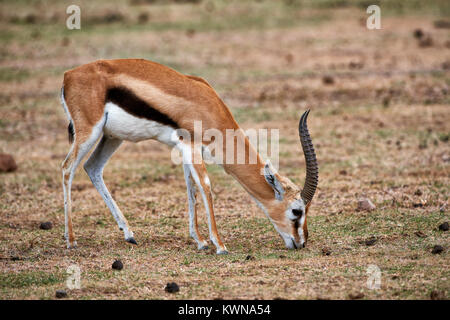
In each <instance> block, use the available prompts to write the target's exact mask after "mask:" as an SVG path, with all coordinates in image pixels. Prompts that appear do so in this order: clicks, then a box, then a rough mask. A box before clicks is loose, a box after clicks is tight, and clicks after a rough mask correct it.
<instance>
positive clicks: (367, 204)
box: [358, 198, 376, 211]
mask: <svg viewBox="0 0 450 320" xmlns="http://www.w3.org/2000/svg"><path fill="white" fill-rule="evenodd" d="M375 209H376V206H375V205H374V204H373V203H372V201H370V200H369V199H367V198H363V199H359V200H358V211H372V210H375Z"/></svg>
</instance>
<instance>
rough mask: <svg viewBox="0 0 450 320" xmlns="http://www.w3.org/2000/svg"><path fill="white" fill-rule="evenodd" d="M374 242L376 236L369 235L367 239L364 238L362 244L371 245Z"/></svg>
mask: <svg viewBox="0 0 450 320" xmlns="http://www.w3.org/2000/svg"><path fill="white" fill-rule="evenodd" d="M375 242H377V238H376V237H371V238H369V239H366V240H365V241H364V244H365V245H366V246H368V247H370V246H373V245H374V244H375Z"/></svg>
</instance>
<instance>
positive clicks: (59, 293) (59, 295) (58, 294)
mask: <svg viewBox="0 0 450 320" xmlns="http://www.w3.org/2000/svg"><path fill="white" fill-rule="evenodd" d="M55 297H56V298H58V299H61V298H67V292H66V290H56V292H55Z"/></svg>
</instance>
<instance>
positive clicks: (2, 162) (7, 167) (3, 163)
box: [0, 153, 17, 172]
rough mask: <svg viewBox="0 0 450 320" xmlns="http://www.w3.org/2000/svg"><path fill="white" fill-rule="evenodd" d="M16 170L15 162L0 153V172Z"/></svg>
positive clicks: (8, 156)
mask: <svg viewBox="0 0 450 320" xmlns="http://www.w3.org/2000/svg"><path fill="white" fill-rule="evenodd" d="M16 170H17V164H16V161H14V158H13V157H12V156H11V155H9V154H6V153H0V172H13V171H16Z"/></svg>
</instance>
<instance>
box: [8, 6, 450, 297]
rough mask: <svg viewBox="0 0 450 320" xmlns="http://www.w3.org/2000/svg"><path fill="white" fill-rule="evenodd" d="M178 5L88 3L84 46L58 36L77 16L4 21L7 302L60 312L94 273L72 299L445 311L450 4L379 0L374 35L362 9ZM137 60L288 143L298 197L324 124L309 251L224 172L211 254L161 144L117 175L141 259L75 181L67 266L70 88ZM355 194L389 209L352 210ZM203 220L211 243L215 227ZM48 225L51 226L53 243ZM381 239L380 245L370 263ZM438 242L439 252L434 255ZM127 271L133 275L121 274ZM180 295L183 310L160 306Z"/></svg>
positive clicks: (20, 16) (117, 168)
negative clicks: (70, 83) (115, 62)
mask: <svg viewBox="0 0 450 320" xmlns="http://www.w3.org/2000/svg"><path fill="white" fill-rule="evenodd" d="M176 2H177V1H171V2H170V3H169V4H164V3H163V1H144V0H142V1H140V0H129V1H117V2H115V3H114V4H111V3H110V2H109V1H95V2H94V1H81V8H82V29H81V30H79V31H70V30H67V29H66V28H65V17H66V14H65V8H66V4H65V3H64V2H60V1H30V2H25V1H15V2H2V3H1V4H0V8H1V15H0V26H1V31H0V39H1V40H0V41H1V43H2V45H1V48H0V105H1V106H0V152H4V153H10V154H12V155H13V156H14V157H15V159H16V161H17V163H18V166H19V169H18V171H16V172H13V173H8V174H0V298H3V299H52V298H53V297H54V294H55V290H57V289H61V288H65V279H66V276H67V274H66V269H67V267H68V266H70V265H72V264H76V265H78V266H79V267H80V268H81V272H82V274H81V289H80V290H71V291H69V297H70V298H74V299H129V298H132V299H141V298H145V299H181V298H187V299H208V298H223V299H231V298H234V299H236V298H245V299H247V298H248V299H255V298H258V299H273V298H284V299H316V298H331V299H347V298H349V295H354V294H357V293H362V294H363V297H364V298H366V299H427V298H429V297H430V293H431V292H432V291H437V292H438V293H439V295H440V296H441V297H446V298H449V296H450V285H449V284H450V281H449V278H450V264H449V253H448V250H449V234H448V232H443V231H439V230H438V225H439V224H441V223H443V222H444V221H449V220H450V219H449V218H450V217H449V214H448V210H449V208H448V196H449V182H450V179H449V173H450V172H449V171H450V170H449V169H450V163H449V161H450V147H449V135H450V126H449V123H450V112H449V102H450V99H449V90H450V88H449V86H450V74H449V64H450V49H449V47H450V33H449V30H448V29H445V28H435V27H434V22H435V21H436V20H442V19H445V17H448V16H449V7H448V2H447V1H433V2H431V1H427V2H420V1H401V2H400V1H378V3H380V5H381V7H382V30H375V31H369V30H367V29H366V28H365V18H366V17H367V15H366V13H365V7H364V6H365V5H366V2H364V1H331V0H321V1H279V2H274V1H267V0H266V1H219V0H217V1H206V0H205V1H193V2H194V3H184V4H180V3H176ZM188 2H189V1H188ZM399 3H401V4H399ZM424 3H426V4H427V5H423V4H424ZM415 29H421V30H423V31H424V32H425V33H426V34H430V35H431V37H432V39H433V41H432V44H431V46H425V47H424V46H420V44H419V41H418V40H417V39H415V38H414V37H413V32H414V30H415ZM125 57H141V58H146V59H150V60H155V61H158V62H161V63H164V64H167V65H169V66H171V67H174V68H176V69H177V70H179V71H181V72H185V73H189V74H195V75H198V76H202V77H204V78H206V79H207V80H208V81H209V82H210V83H211V84H212V85H213V86H214V87H215V88H216V89H217V91H218V93H219V94H220V96H221V97H222V98H223V99H224V101H225V102H226V103H227V105H229V107H230V108H231V110H232V112H233V113H234V115H235V116H236V118H237V120H238V122H239V123H240V124H241V126H242V127H243V128H244V129H248V128H271V129H279V130H280V137H281V139H280V169H281V172H282V173H283V174H286V175H288V176H289V177H291V179H292V180H293V181H295V182H297V183H299V184H301V183H302V182H303V177H304V160H303V158H302V155H301V149H300V145H299V143H298V136H297V132H296V125H297V121H298V117H299V115H300V114H301V112H302V111H303V110H305V109H306V108H307V107H308V108H311V109H312V113H311V116H310V125H309V127H310V131H311V133H312V136H313V139H314V142H315V145H316V150H317V156H318V159H319V162H320V185H319V190H318V193H317V197H316V199H315V201H314V206H313V207H312V209H311V211H310V217H309V220H308V225H309V228H310V241H309V243H308V247H307V248H305V249H303V250H299V251H288V250H286V249H284V247H283V244H282V241H281V240H280V238H279V236H278V235H277V233H276V231H275V230H274V229H273V227H272V226H271V224H270V222H269V221H268V220H267V219H266V218H265V217H264V215H263V213H261V212H260V211H259V209H258V208H257V206H256V205H255V204H254V203H253V202H252V200H251V198H250V197H249V196H248V195H247V194H246V193H245V192H244V190H243V189H242V188H241V187H240V186H239V185H238V184H237V183H236V182H235V181H233V180H232V178H231V177H228V176H226V175H225V174H224V173H223V172H222V170H221V169H220V168H218V167H216V166H211V167H209V171H210V176H211V180H212V183H213V189H214V198H215V206H216V217H217V220H218V225H219V229H220V233H221V235H222V238H223V240H224V241H225V243H226V245H227V247H228V249H229V251H230V254H229V255H227V256H217V255H215V253H214V251H213V249H211V250H209V251H204V252H198V251H197V250H196V246H195V244H194V241H193V240H191V239H190V237H189V234H188V223H187V199H186V194H185V193H186V191H185V185H184V181H183V180H184V179H183V173H182V168H181V167H179V166H174V165H172V162H171V161H170V149H168V148H167V147H165V146H163V145H160V144H158V143H156V142H152V141H149V142H142V143H139V144H132V143H125V144H124V145H123V146H122V148H121V149H120V150H119V152H118V153H117V154H116V155H115V156H114V157H113V159H112V160H111V161H110V163H109V165H108V167H107V168H106V169H105V180H106V183H107V185H108V186H109V188H110V190H111V191H112V193H113V195H114V197H115V198H116V200H117V202H118V204H119V205H120V207H121V208H122V211H123V212H124V213H125V215H126V217H127V218H128V220H129V222H130V225H131V227H132V229H133V231H134V232H135V236H136V240H137V241H138V242H139V245H138V246H132V245H130V244H128V243H126V242H125V241H124V240H123V239H122V233H121V232H120V231H119V230H118V228H117V226H116V224H115V222H114V220H113V218H112V216H111V214H110V213H109V212H108V210H107V208H106V206H105V205H104V203H103V201H102V199H101V197H100V196H99V195H98V194H97V192H96V191H95V189H94V188H93V186H92V185H91V184H90V181H89V179H88V177H87V176H86V174H85V173H84V171H83V170H81V169H80V170H79V171H78V174H77V176H76V179H75V182H74V191H73V203H74V216H75V217H74V225H75V233H76V235H77V240H78V245H79V248H78V249H76V250H67V249H65V242H64V240H63V230H64V212H63V205H62V188H61V181H60V178H61V173H60V164H61V162H62V160H63V159H64V157H65V154H66V153H67V151H68V149H69V145H68V143H67V133H66V127H67V120H66V118H65V115H64V113H63V110H62V108H61V106H60V105H59V98H58V93H59V88H60V86H61V82H62V74H63V72H64V70H67V69H69V68H72V67H74V66H77V65H79V64H82V63H87V62H90V61H93V60H96V59H99V58H125ZM324 76H329V77H331V78H332V79H333V80H334V82H333V81H331V82H333V83H329V84H326V83H324V81H323V77H324ZM360 197H368V198H369V199H371V200H372V201H373V203H374V204H375V205H376V206H377V209H376V210H374V211H372V212H360V211H357V210H356V208H357V200H358V199H359V198H360ZM200 218H201V221H202V224H201V229H202V232H203V234H204V235H206V234H207V227H206V217H205V214H204V211H201V213H200ZM42 221H51V222H53V225H54V227H53V229H51V230H40V229H39V224H40V222H42ZM418 231H420V232H421V233H417V232H418ZM417 234H418V235H417ZM371 237H375V238H376V240H377V241H376V242H375V243H374V244H373V245H371V246H367V245H366V244H365V242H364V241H365V240H367V239H369V238H371ZM436 244H439V245H442V246H444V252H442V253H441V254H432V253H431V250H432V247H433V246H434V245H436ZM323 249H326V250H328V252H330V254H329V255H325V254H324V253H323ZM326 250H325V251H326ZM248 256H250V257H248ZM118 258H119V259H121V260H122V261H123V263H124V269H123V270H122V271H114V270H112V269H111V264H112V262H113V261H114V260H115V259H118ZM371 264H374V265H376V266H378V267H379V268H380V270H381V288H380V289H378V290H369V289H368V288H367V286H366V281H367V278H368V275H367V274H366V270H367V268H368V266H369V265H371ZM172 281H175V282H177V283H178V284H179V285H180V292H179V293H177V294H169V293H166V292H165V291H164V286H165V284H166V283H167V282H172Z"/></svg>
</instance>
